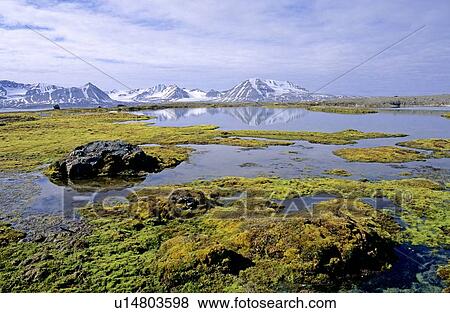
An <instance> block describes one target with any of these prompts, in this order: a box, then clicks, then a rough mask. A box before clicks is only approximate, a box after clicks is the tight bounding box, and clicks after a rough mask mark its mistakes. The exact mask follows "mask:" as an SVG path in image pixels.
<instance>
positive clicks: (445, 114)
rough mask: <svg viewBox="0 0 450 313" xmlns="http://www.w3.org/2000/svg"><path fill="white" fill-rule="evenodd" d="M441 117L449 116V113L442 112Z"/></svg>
mask: <svg viewBox="0 0 450 313" xmlns="http://www.w3.org/2000/svg"><path fill="white" fill-rule="evenodd" d="M442 117H445V118H450V113H444V114H442Z"/></svg>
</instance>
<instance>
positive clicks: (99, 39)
mask: <svg viewBox="0 0 450 313" xmlns="http://www.w3.org/2000/svg"><path fill="white" fill-rule="evenodd" d="M0 8H1V9H0V71H1V75H0V79H11V80H16V81H21V82H48V83H57V84H60V85H64V86H78V85H82V84H84V83H85V82H87V81H91V82H93V83H94V84H96V85H98V86H99V87H101V88H103V89H113V88H118V89H123V87H122V86H120V85H119V84H118V83H117V82H115V81H114V80H112V79H110V78H108V77H107V76H104V75H103V74H101V73H99V72H98V71H96V70H95V69H93V68H91V67H89V66H88V65H86V64H85V63H83V62H81V61H80V60H78V59H77V58H75V57H73V56H72V55H70V54H68V53H67V52H66V51H64V50H63V49H60V48H58V47H56V46H55V45H53V44H52V43H51V42H49V41H47V40H45V39H43V38H42V37H40V36H38V35H37V34H36V33H34V32H32V31H30V30H29V29H27V28H26V27H25V26H26V25H29V26H31V27H33V28H35V29H36V30H38V31H39V32H40V33H42V34H43V35H45V36H47V37H49V38H51V39H52V40H54V41H56V42H57V43H58V44H60V45H62V46H63V47H64V48H66V49H68V50H70V51H72V52H73V53H75V54H76V55H78V56H80V57H82V58H83V59H85V60H87V61H89V62H91V63H93V64H95V65H96V66H97V67H99V68H101V69H102V70H104V71H105V72H107V73H108V74H110V75H111V76H113V77H115V78H117V79H118V80H120V81H122V82H123V83H124V84H125V85H127V86H130V87H132V88H137V87H149V86H152V85H154V84H156V83H176V84H178V85H180V86H183V87H188V88H194V87H195V88H202V89H210V88H214V89H219V90H221V89H227V88H230V87H231V86H232V85H234V84H236V83H238V82H239V81H242V80H244V79H247V78H250V77H260V78H270V79H279V80H290V81H293V82H295V83H297V84H299V85H301V86H302V87H305V88H307V89H309V90H315V89H317V88H319V87H320V86H322V85H323V84H325V83H326V82H328V81H330V80H332V79H333V78H335V77H336V76H338V75H340V74H341V73H343V72H345V71H346V70H348V69H349V68H351V67H353V66H355V65H356V64H358V63H360V62H362V61H364V60H365V59H367V58H368V57H370V56H371V55H373V54H375V53H377V52H378V51H380V50H382V49H384V48H385V47H387V46H389V45H390V44H392V43H394V42H396V41H397V40H399V39H400V38H402V37H403V36H405V35H407V34H408V33H410V32H412V31H413V30H415V29H417V28H419V27H420V26H422V25H426V27H425V28H424V29H423V30H422V31H420V32H418V33H417V34H415V35H414V36H412V37H411V38H408V39H407V40H405V41H403V42H402V43H400V44H399V45H397V46H395V47H393V48H392V49H390V50H388V51H386V52H385V53H383V54H382V55H380V56H378V57H377V58H375V59H374V60H372V61H370V62H368V63H367V64H365V65H363V66H362V67H360V68H358V69H356V70H355V71H353V72H352V73H350V74H348V75H346V76H345V77H344V78H342V79H339V80H338V81H336V82H335V83H333V84H331V85H329V86H328V87H326V88H325V89H324V90H322V92H326V93H332V94H348V95H418V94H440V93H450V35H449V30H450V13H449V12H450V2H449V1H448V0H436V1H418V0H409V1H395V0H391V1H387V0H381V1H373V0H372V1H365V0H346V1H332V0H327V1H325V0H323V1H322V0H319V1H301V0H297V1H295V0H277V1H275V0H274V1H267V0H259V1H256V0H255V1H236V0H227V1H223V0H222V1H218V0H202V1H195V0H193V1H187V0H184V1H182V0H170V1H167V0H135V1H121V0H98V1H87V0H77V1H75V0H73V1H70V0H65V1H63V0H41V1H38V0H28V1H26V0H0Z"/></svg>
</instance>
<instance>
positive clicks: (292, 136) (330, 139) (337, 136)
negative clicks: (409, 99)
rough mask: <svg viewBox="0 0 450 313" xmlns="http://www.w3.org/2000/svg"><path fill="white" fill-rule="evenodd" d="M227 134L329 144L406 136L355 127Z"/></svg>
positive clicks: (238, 131)
mask: <svg viewBox="0 0 450 313" xmlns="http://www.w3.org/2000/svg"><path fill="white" fill-rule="evenodd" d="M223 134H224V135H227V136H235V137H251V138H252V137H253V138H265V139H276V140H305V141H308V142H311V143H321V144H329V145H346V144H351V143H355V142H356V140H361V139H374V138H389V137H404V136H405V135H403V134H389V133H379V132H369V133H365V132H361V131H358V130H354V129H347V130H343V131H339V132H334V133H323V132H310V131H282V130H235V131H227V132H223Z"/></svg>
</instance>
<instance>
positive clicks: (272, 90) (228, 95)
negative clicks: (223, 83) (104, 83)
mask: <svg viewBox="0 0 450 313" xmlns="http://www.w3.org/2000/svg"><path fill="white" fill-rule="evenodd" d="M109 96H110V97H111V98H112V99H114V100H117V101H124V102H135V103H145V102H150V103H158V102H194V101H209V102H256V101H261V102H264V101H277V102H288V101H317V100H322V99H326V98H330V97H332V96H330V95H323V94H313V93H311V92H309V91H308V90H306V89H305V88H302V87H300V86H297V85H295V84H294V83H292V82H289V81H278V80H272V79H267V80H262V79H259V78H253V79H248V80H245V81H243V82H241V83H239V84H237V85H236V86H234V87H233V88H231V89H229V90H225V91H217V90H214V89H211V90H210V91H208V92H205V91H203V90H200V89H186V88H180V87H178V86H177V85H169V86H166V85H157V86H155V87H151V88H148V89H135V90H132V91H116V90H114V91H111V92H110V93H109Z"/></svg>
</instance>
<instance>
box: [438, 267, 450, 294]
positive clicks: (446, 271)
mask: <svg viewBox="0 0 450 313" xmlns="http://www.w3.org/2000/svg"><path fill="white" fill-rule="evenodd" d="M437 273H438V276H439V277H440V278H441V279H442V280H443V281H444V282H445V284H446V286H447V288H445V289H444V292H450V262H449V263H448V264H447V265H444V266H441V267H439V269H438V272H437Z"/></svg>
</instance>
